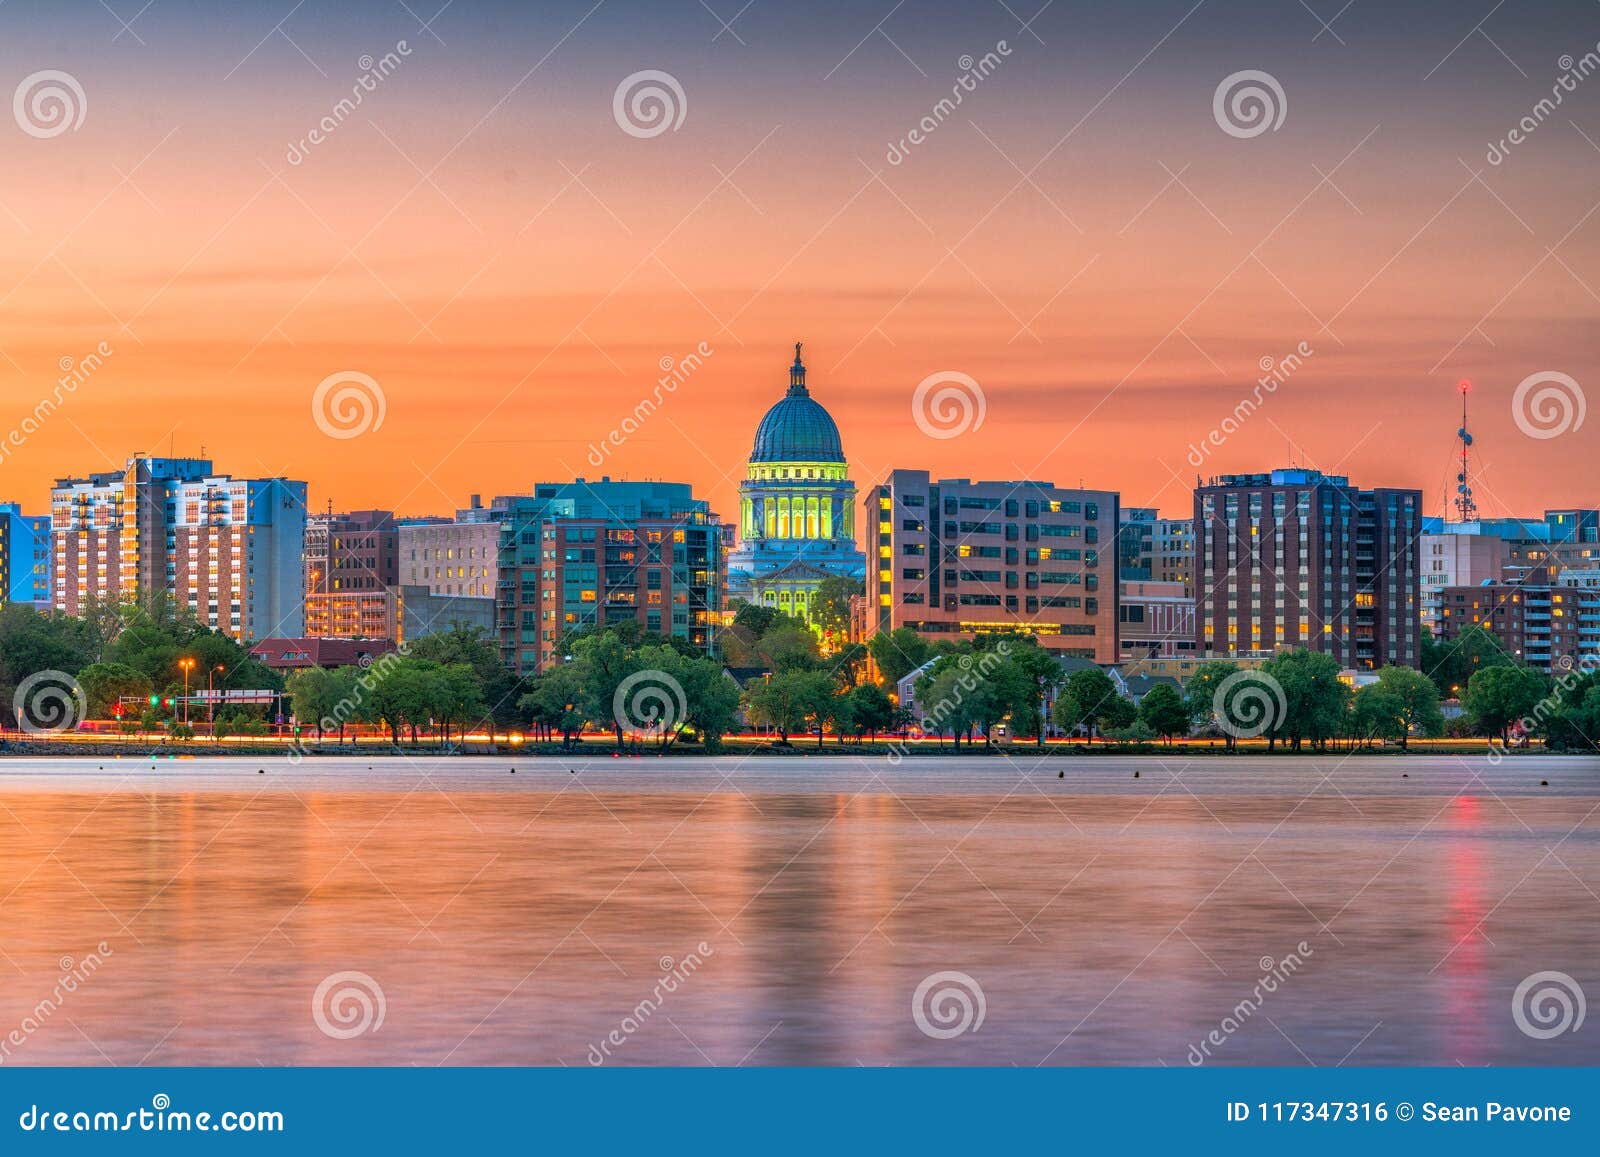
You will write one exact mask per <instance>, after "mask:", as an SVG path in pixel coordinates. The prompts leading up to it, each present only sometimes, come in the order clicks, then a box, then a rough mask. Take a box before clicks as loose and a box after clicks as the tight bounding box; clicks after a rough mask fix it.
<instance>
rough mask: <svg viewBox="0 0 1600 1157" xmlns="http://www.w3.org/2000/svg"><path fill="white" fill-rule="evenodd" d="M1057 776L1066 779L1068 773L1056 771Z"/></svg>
mask: <svg viewBox="0 0 1600 1157" xmlns="http://www.w3.org/2000/svg"><path fill="white" fill-rule="evenodd" d="M1056 778H1057V779H1066V778H1067V773H1066V772H1064V771H1058V772H1056Z"/></svg>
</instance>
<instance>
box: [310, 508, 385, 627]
mask: <svg viewBox="0 0 1600 1157" xmlns="http://www.w3.org/2000/svg"><path fill="white" fill-rule="evenodd" d="M398 554H399V529H398V527H397V525H396V523H395V518H394V512H393V511H390V510H355V511H350V512H348V513H344V514H334V513H331V512H330V513H328V514H314V515H312V516H311V517H310V518H308V519H307V520H306V544H305V582H306V623H305V632H306V635H307V636H308V637H310V638H318V639H397V638H398V637H399V629H400V628H399V618H400V607H399V591H398V588H397V587H396V583H397V581H398V578H399V564H398Z"/></svg>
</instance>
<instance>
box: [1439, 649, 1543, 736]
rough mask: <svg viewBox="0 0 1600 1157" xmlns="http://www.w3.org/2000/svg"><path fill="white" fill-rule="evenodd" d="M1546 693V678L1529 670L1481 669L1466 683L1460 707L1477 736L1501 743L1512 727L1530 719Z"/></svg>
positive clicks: (1518, 668)
mask: <svg viewBox="0 0 1600 1157" xmlns="http://www.w3.org/2000/svg"><path fill="white" fill-rule="evenodd" d="M1547 692H1548V683H1547V682H1546V680H1545V677H1544V676H1543V675H1541V674H1540V673H1539V672H1537V671H1535V670H1533V668H1531V667H1509V666H1499V665H1496V666H1489V667H1482V668H1479V669H1478V670H1477V671H1474V672H1473V673H1472V678H1470V679H1469V680H1467V689H1466V693H1465V694H1464V695H1462V697H1461V706H1462V708H1463V709H1464V710H1465V711H1466V713H1467V714H1468V715H1469V716H1471V717H1472V720H1473V722H1474V724H1475V725H1476V726H1477V729H1478V733H1479V734H1480V735H1497V736H1499V737H1500V739H1501V740H1502V741H1504V740H1505V738H1506V735H1507V732H1509V731H1510V729H1511V725H1512V724H1513V723H1516V722H1517V721H1518V720H1520V719H1522V718H1524V717H1531V716H1532V715H1533V714H1534V711H1535V709H1536V708H1537V707H1538V706H1539V702H1540V700H1542V699H1544V697H1545V695H1546V694H1547Z"/></svg>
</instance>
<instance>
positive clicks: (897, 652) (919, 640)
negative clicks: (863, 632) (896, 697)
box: [867, 627, 933, 687]
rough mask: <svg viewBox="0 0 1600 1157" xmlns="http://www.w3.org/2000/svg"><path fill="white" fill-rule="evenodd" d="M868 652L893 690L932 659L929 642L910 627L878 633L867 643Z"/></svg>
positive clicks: (931, 649)
mask: <svg viewBox="0 0 1600 1157" xmlns="http://www.w3.org/2000/svg"><path fill="white" fill-rule="evenodd" d="M867 650H868V651H869V652H870V653H871V655H872V661H873V662H874V663H876V664H877V665H878V671H879V673H880V674H881V675H882V676H883V678H884V682H886V683H888V684H889V686H890V687H896V686H898V685H899V683H900V680H902V679H904V678H905V677H906V676H907V675H909V674H911V672H913V671H915V670H916V669H917V668H918V667H920V666H922V665H923V664H924V663H926V662H927V661H928V660H929V659H931V658H933V648H932V646H930V645H929V643H928V640H926V639H924V638H923V637H922V636H921V635H919V634H917V632H915V631H913V630H912V629H911V628H910V627H896V628H895V629H894V630H892V631H879V632H878V633H877V634H876V635H873V636H872V638H870V639H868V640H867Z"/></svg>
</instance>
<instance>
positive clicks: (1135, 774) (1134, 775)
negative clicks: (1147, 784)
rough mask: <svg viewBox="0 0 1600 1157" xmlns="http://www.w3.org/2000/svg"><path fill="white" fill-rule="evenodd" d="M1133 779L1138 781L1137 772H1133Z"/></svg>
mask: <svg viewBox="0 0 1600 1157" xmlns="http://www.w3.org/2000/svg"><path fill="white" fill-rule="evenodd" d="M1133 778H1134V779H1138V778H1139V773H1138V772H1137V771H1135V772H1134V773H1133Z"/></svg>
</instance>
